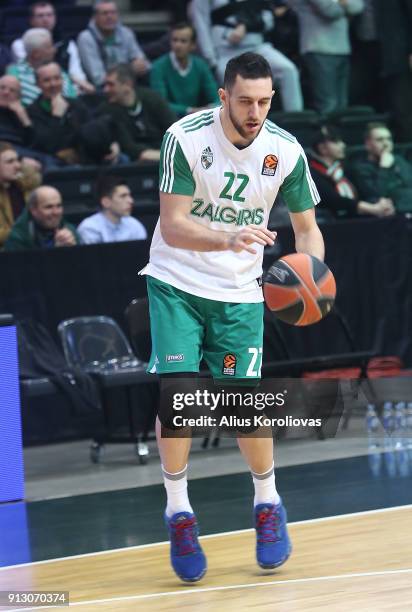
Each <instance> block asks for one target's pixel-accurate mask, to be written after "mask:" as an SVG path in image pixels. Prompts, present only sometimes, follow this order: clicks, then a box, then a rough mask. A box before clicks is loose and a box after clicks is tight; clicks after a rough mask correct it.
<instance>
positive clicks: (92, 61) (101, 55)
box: [77, 0, 150, 87]
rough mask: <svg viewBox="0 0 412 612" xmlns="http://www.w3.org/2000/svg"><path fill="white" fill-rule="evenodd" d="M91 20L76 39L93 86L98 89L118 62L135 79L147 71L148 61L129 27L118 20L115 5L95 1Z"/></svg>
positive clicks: (111, 2) (100, 0)
mask: <svg viewBox="0 0 412 612" xmlns="http://www.w3.org/2000/svg"><path fill="white" fill-rule="evenodd" d="M93 11H94V15H93V19H92V20H91V21H90V23H89V26H88V28H87V29H86V30H83V32H80V34H79V36H78V39H77V46H78V48H79V53H80V59H81V62H82V65H83V68H84V70H85V72H86V74H87V77H88V79H89V81H90V82H91V83H93V85H95V86H96V87H101V86H102V85H103V84H104V79H105V76H106V73H107V71H108V70H109V69H110V68H112V67H113V66H115V65H117V64H121V63H127V64H129V65H130V67H131V68H132V70H133V71H134V73H135V74H136V76H139V77H142V76H144V75H146V74H147V72H148V71H149V69H150V62H149V61H148V60H147V58H146V56H145V54H144V53H143V51H142V49H141V48H140V46H139V43H138V42H137V40H136V37H135V35H134V34H133V32H132V30H131V29H130V28H127V27H126V26H124V25H122V24H121V23H120V21H119V15H118V12H117V6H116V3H115V2H113V1H112V0H95V2H94V5H93Z"/></svg>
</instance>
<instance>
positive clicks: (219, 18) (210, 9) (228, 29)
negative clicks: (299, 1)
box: [191, 0, 303, 111]
mask: <svg viewBox="0 0 412 612" xmlns="http://www.w3.org/2000/svg"><path fill="white" fill-rule="evenodd" d="M268 9H270V2H267V3H266V2H233V1H232V0H193V2H192V5H191V14H192V18H193V24H194V26H195V28H196V32H197V39H198V42H199V47H200V50H201V52H202V55H203V56H204V57H205V58H206V60H207V61H208V62H209V65H210V67H211V68H212V69H214V70H216V76H217V79H218V81H219V84H221V83H222V82H223V75H224V71H225V68H226V64H227V62H228V61H229V60H230V59H231V58H233V57H236V56H238V55H241V54H242V53H245V52H247V51H252V52H255V53H259V54H260V55H263V57H265V58H266V60H267V61H268V62H269V64H270V67H271V70H272V74H273V78H274V80H275V82H278V83H279V85H280V88H279V89H280V97H281V100H282V107H283V110H285V111H301V110H302V109H303V97H302V90H301V86H300V77H299V72H298V69H297V67H296V66H295V64H294V63H293V62H291V61H290V59H289V58H287V57H286V56H285V55H283V53H281V52H280V51H278V50H277V49H275V48H274V47H273V45H271V44H270V43H268V42H265V33H266V32H268V31H269V30H271V29H272V28H273V24H274V19H273V13H272V11H271V10H268Z"/></svg>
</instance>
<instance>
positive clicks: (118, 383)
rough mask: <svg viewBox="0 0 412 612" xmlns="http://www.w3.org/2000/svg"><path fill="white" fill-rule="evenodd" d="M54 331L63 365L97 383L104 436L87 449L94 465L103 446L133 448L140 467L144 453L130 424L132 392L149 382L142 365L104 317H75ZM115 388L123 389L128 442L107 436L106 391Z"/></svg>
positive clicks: (116, 330)
mask: <svg viewBox="0 0 412 612" xmlns="http://www.w3.org/2000/svg"><path fill="white" fill-rule="evenodd" d="M58 331H59V334H60V337H61V341H62V344H63V350H64V354H65V357H66V361H67V363H68V364H69V365H72V366H77V367H80V368H81V369H82V370H84V371H85V372H86V373H88V374H90V375H91V376H93V377H94V379H95V380H96V381H97V383H98V386H99V389H100V393H101V398H102V406H103V416H104V434H103V435H99V436H96V437H95V439H94V440H93V442H92V445H91V449H90V458H91V460H92V461H93V462H94V463H98V462H99V461H100V458H101V451H102V448H103V446H104V443H106V442H128V441H130V440H132V442H133V443H134V444H135V449H136V454H137V456H138V458H139V461H140V463H142V464H144V463H146V462H147V458H148V449H147V445H146V444H143V445H142V444H141V442H140V441H139V437H138V434H137V432H136V427H135V423H134V416H133V412H134V411H133V397H132V391H133V388H134V387H135V386H136V385H141V384H144V383H147V382H149V380H150V382H151V379H150V375H148V374H146V364H145V363H143V362H142V361H140V360H139V359H137V358H136V356H135V355H134V353H133V351H132V348H131V346H130V344H129V342H128V340H127V338H126V336H125V335H124V334H123V332H122V330H121V329H120V327H119V326H118V325H117V323H116V322H115V321H114V320H113V319H111V318H110V317H106V316H93V317H78V318H74V319H67V320H65V321H62V322H61V323H60V324H59V326H58ZM116 387H123V388H125V389H126V396H127V408H128V417H129V432H130V438H129V439H124V438H118V439H115V438H114V437H113V436H109V413H110V411H111V410H112V408H111V406H110V403H109V401H108V391H109V390H110V389H113V388H116Z"/></svg>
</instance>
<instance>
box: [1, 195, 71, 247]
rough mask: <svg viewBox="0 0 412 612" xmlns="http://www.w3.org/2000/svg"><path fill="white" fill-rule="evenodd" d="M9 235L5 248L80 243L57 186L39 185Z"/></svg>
mask: <svg viewBox="0 0 412 612" xmlns="http://www.w3.org/2000/svg"><path fill="white" fill-rule="evenodd" d="M27 207H28V210H25V211H23V213H22V214H21V215H20V217H19V218H18V219H17V221H16V223H15V224H14V225H13V228H12V230H11V232H10V234H9V237H8V239H7V242H6V244H5V245H4V249H5V250H6V251H20V250H23V249H38V248H41V249H50V248H53V247H59V246H74V245H75V244H79V243H80V239H79V236H78V234H77V232H76V229H75V227H74V226H73V225H71V224H70V223H67V221H65V220H64V218H63V203H62V198H61V195H60V193H59V192H58V191H57V189H55V188H54V187H49V186H46V185H42V186H41V187H37V189H35V190H34V191H33V193H32V194H31V195H30V197H29V199H28V202H27Z"/></svg>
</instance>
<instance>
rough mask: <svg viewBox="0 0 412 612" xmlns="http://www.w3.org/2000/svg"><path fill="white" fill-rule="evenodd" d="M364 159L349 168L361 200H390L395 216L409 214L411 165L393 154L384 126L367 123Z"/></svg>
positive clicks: (411, 181) (411, 200) (391, 139)
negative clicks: (403, 213)
mask: <svg viewBox="0 0 412 612" xmlns="http://www.w3.org/2000/svg"><path fill="white" fill-rule="evenodd" d="M365 147H366V150H367V159H364V160H359V161H356V162H354V163H353V164H352V166H351V177H352V180H353V181H354V183H355V185H356V187H357V189H358V191H359V194H360V196H361V198H365V199H367V200H369V201H373V200H378V199H379V198H390V199H391V200H392V201H393V203H394V205H395V208H396V210H397V211H398V212H412V165H411V164H410V163H409V162H408V161H406V159H404V158H403V157H400V156H399V155H394V153H393V138H392V134H391V132H390V130H389V129H388V127H387V126H386V125H385V124H384V123H378V122H376V123H370V124H369V125H368V126H367V129H366V134H365Z"/></svg>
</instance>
